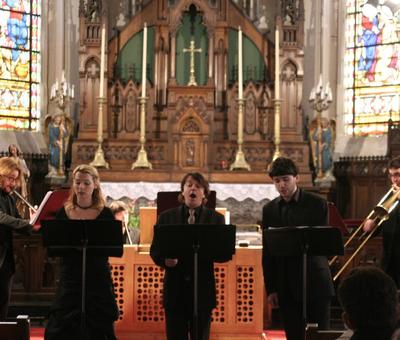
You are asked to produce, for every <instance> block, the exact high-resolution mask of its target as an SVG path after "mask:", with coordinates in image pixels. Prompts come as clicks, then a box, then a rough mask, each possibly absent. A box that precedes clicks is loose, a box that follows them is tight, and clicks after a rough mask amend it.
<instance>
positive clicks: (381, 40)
mask: <svg viewBox="0 0 400 340" xmlns="http://www.w3.org/2000/svg"><path fill="white" fill-rule="evenodd" d="M399 37H400V2H399V1H389V0H386V1H375V0H374V1H373V0H346V30H345V41H346V53H345V71H344V74H345V78H344V86H345V113H344V114H345V115H344V119H345V129H346V133H347V134H349V135H355V136H371V135H381V134H384V133H386V132H387V128H388V120H389V119H390V118H391V119H393V120H395V121H397V120H399V119H400V113H399V111H400V100H399V99H400V61H399V57H400V41H399Z"/></svg>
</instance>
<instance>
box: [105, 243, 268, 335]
mask: <svg viewBox="0 0 400 340" xmlns="http://www.w3.org/2000/svg"><path fill="white" fill-rule="evenodd" d="M110 262H111V264H112V266H113V271H112V274H113V280H114V282H118V286H117V287H116V290H117V294H118V297H117V298H118V303H120V302H121V303H122V302H123V306H122V308H121V307H120V308H121V309H122V310H123V316H122V318H120V319H119V320H118V321H117V323H116V331H117V336H118V338H121V339H149V338H151V339H161V338H162V335H163V333H164V330H165V315H164V309H163V307H162V293H163V292H162V285H163V277H164V275H163V270H162V269H161V268H160V267H158V266H156V265H155V264H153V262H152V260H151V258H150V256H149V253H148V252H143V253H142V252H139V251H138V249H137V248H135V247H124V255H123V257H122V258H110ZM115 268H117V269H115ZM121 275H123V278H124V280H121ZM215 278H216V289H217V308H216V309H215V310H214V311H213V314H212V325H211V333H212V335H213V336H220V337H221V338H226V339H230V338H231V336H232V335H233V334H234V335H235V337H237V338H238V339H239V338H241V339H260V335H261V334H262V329H263V328H262V327H263V302H262V301H263V294H264V281H263V278H262V267H261V248H257V249H250V248H249V249H237V250H236V254H235V256H234V257H233V259H232V261H230V262H227V263H224V264H217V265H215ZM121 282H123V284H121ZM120 294H123V296H122V297H121V296H120ZM256 302H257V303H256Z"/></svg>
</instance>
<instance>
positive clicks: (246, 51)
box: [228, 29, 265, 84]
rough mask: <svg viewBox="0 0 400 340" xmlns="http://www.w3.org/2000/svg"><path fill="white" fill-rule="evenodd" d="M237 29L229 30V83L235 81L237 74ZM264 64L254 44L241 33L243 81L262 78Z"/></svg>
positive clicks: (258, 80) (257, 80)
mask: <svg viewBox="0 0 400 340" xmlns="http://www.w3.org/2000/svg"><path fill="white" fill-rule="evenodd" d="M237 70H238V30H234V29H230V30H229V48H228V79H229V84H233V83H234V82H236V81H237V79H238V75H237ZM264 73H265V64H264V59H263V56H262V55H261V53H260V51H259V50H258V48H257V47H256V45H255V44H254V43H253V42H252V41H251V40H250V39H249V38H247V37H246V36H245V35H244V34H243V82H244V83H247V82H248V81H250V80H253V81H254V82H256V83H257V82H262V81H263V80H264Z"/></svg>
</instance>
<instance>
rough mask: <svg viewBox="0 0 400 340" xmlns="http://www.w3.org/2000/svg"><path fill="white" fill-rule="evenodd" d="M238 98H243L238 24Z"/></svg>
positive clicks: (241, 58)
mask: <svg viewBox="0 0 400 340" xmlns="http://www.w3.org/2000/svg"><path fill="white" fill-rule="evenodd" d="M238 87H239V93H238V99H243V46H242V29H241V27H240V26H239V31H238Z"/></svg>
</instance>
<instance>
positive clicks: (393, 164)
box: [389, 156, 400, 169]
mask: <svg viewBox="0 0 400 340" xmlns="http://www.w3.org/2000/svg"><path fill="white" fill-rule="evenodd" d="M399 168H400V156H397V157H395V158H393V159H392V160H391V161H390V162H389V169H399Z"/></svg>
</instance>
